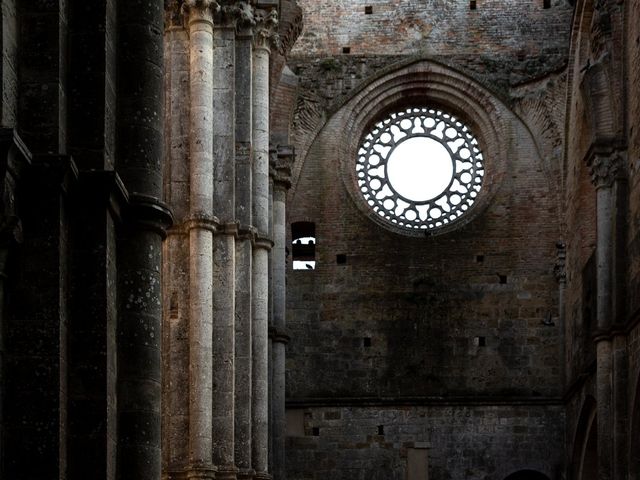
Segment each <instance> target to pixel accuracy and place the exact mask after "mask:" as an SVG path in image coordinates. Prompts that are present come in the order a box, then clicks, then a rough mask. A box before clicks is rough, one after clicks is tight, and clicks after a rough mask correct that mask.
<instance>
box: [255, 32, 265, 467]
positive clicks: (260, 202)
mask: <svg viewBox="0 0 640 480" xmlns="http://www.w3.org/2000/svg"><path fill="white" fill-rule="evenodd" d="M265 43H266V42H265V41H264V39H259V42H257V44H256V46H255V47H254V51H253V151H254V159H253V179H252V180H253V224H254V226H255V227H256V228H257V230H258V236H259V237H265V236H266V235H267V234H268V231H269V49H268V47H267V46H266V45H265ZM262 243H265V242H262ZM252 268H253V281H252V288H253V290H252V292H253V295H252V297H253V305H252V308H253V324H252V329H253V332H252V334H253V343H252V359H253V372H252V376H253V382H252V387H253V397H252V407H251V417H252V427H253V431H252V455H251V456H252V467H253V469H254V470H255V471H256V477H257V478H265V477H267V478H268V473H267V472H268V468H269V466H268V461H269V457H268V455H269V426H268V423H269V386H268V380H269V361H268V356H269V350H268V347H269V344H268V342H269V340H268V325H269V255H268V248H265V245H262V244H260V242H257V243H256V244H255V245H254V251H253V267H252Z"/></svg>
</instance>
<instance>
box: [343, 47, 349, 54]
mask: <svg viewBox="0 0 640 480" xmlns="http://www.w3.org/2000/svg"><path fill="white" fill-rule="evenodd" d="M342 53H344V54H348V53H351V47H342Z"/></svg>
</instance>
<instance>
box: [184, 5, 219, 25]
mask: <svg viewBox="0 0 640 480" xmlns="http://www.w3.org/2000/svg"><path fill="white" fill-rule="evenodd" d="M218 11H220V4H219V3H218V2H217V1H216V0H182V5H181V12H182V14H183V15H185V16H186V17H187V19H188V20H189V21H200V20H205V21H213V15H214V14H215V13H217V12H218Z"/></svg>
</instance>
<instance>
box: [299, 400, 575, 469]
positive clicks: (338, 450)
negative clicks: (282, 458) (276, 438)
mask: <svg viewBox="0 0 640 480" xmlns="http://www.w3.org/2000/svg"><path fill="white" fill-rule="evenodd" d="M563 422H564V414H563V408H562V407H561V406H558V405H556V406H536V405H521V406H497V405H482V406H479V405H475V406H461V405H442V406H431V407H417V406H405V407H385V406H372V407H368V408H367V407H318V408H308V409H305V410H304V433H305V436H304V437H302V436H299V437H293V436H292V437H289V440H288V445H287V446H288V450H289V452H290V453H289V456H288V461H289V462H290V464H292V465H293V466H292V467H291V468H290V469H289V476H288V478H290V479H309V480H311V479H314V480H315V479H318V480H320V479H326V478H331V479H332V480H405V478H406V476H405V475H406V469H407V449H409V448H426V449H427V457H428V464H429V474H428V478H429V479H431V480H444V479H459V478H484V479H499V480H502V479H503V478H505V477H507V476H508V475H510V474H511V473H514V472H516V471H520V470H525V469H529V470H536V471H539V472H541V473H544V474H546V475H547V476H549V477H550V478H556V477H555V475H556V474H557V472H558V470H559V467H560V463H561V452H562V449H563V435H562V430H561V429H558V428H555V427H556V426H557V425H561V424H563ZM381 427H382V430H380V428H381ZM380 433H382V434H380ZM310 465H313V469H310V468H309V466H310ZM424 478H427V477H426V476H425V477H424Z"/></svg>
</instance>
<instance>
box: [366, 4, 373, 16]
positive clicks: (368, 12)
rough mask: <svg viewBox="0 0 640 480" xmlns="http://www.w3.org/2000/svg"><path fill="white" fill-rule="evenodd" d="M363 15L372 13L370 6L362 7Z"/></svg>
mask: <svg viewBox="0 0 640 480" xmlns="http://www.w3.org/2000/svg"><path fill="white" fill-rule="evenodd" d="M364 13H365V14H366V15H371V14H372V13H373V7H372V6H371V5H367V6H365V7H364Z"/></svg>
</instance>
